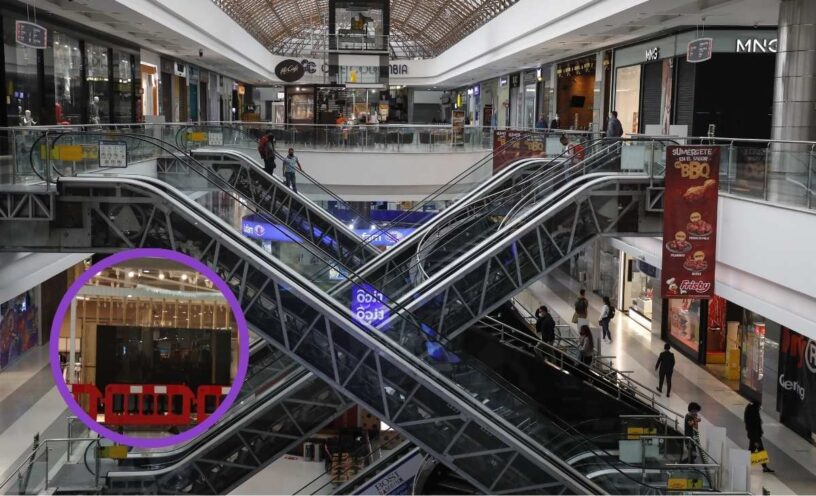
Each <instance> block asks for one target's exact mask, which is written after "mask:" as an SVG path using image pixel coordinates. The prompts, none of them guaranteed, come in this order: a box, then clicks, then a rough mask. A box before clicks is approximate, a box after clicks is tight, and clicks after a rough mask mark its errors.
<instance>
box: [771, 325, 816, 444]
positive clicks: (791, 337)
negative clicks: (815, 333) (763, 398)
mask: <svg viewBox="0 0 816 496" xmlns="http://www.w3.org/2000/svg"><path fill="white" fill-rule="evenodd" d="M777 386H778V387H777V388H776V410H777V411H778V412H779V416H780V419H781V420H782V423H784V424H785V425H787V426H788V427H790V428H791V429H793V430H794V431H796V432H797V433H799V434H800V435H802V436H804V437H805V438H810V436H811V433H813V432H816V341H813V340H810V339H808V338H806V337H805V336H802V335H801V334H799V333H797V332H794V331H791V330H790V329H787V328H785V327H783V328H782V339H781V342H780V343H779V377H778V378H777Z"/></svg>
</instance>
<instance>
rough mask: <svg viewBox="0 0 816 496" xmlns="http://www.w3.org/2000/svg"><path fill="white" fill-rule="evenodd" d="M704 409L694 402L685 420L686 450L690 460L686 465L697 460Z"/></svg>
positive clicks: (687, 460) (690, 405) (686, 461)
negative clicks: (701, 416)
mask: <svg viewBox="0 0 816 496" xmlns="http://www.w3.org/2000/svg"><path fill="white" fill-rule="evenodd" d="M702 409H703V407H701V406H700V405H699V403H695V402H694V401H692V402H691V403H689V406H688V413H687V414H686V416H685V418H684V419H683V427H684V429H683V435H684V436H686V438H688V439H686V449H687V451H688V458H686V460H685V463H691V464H693V463H694V461H695V460H696V459H697V443H698V442H699V440H700V411H701V410H702ZM681 463H683V462H681Z"/></svg>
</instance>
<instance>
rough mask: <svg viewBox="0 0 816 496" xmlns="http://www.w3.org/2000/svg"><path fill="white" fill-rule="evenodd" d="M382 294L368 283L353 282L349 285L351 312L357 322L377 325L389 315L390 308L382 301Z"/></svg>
mask: <svg viewBox="0 0 816 496" xmlns="http://www.w3.org/2000/svg"><path fill="white" fill-rule="evenodd" d="M384 299H385V298H384V296H383V294H382V293H381V292H379V291H377V290H376V289H374V288H373V287H372V286H371V285H370V284H354V285H352V287H351V313H353V314H354V319H355V320H356V321H357V322H360V323H365V324H370V325H371V326H373V327H377V326H378V325H380V324H382V323H383V322H385V321H386V320H388V317H390V315H391V309H390V308H388V305H386V304H385V303H383V300H384Z"/></svg>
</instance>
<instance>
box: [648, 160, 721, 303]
mask: <svg viewBox="0 0 816 496" xmlns="http://www.w3.org/2000/svg"><path fill="white" fill-rule="evenodd" d="M719 174H720V149H719V148H718V147H714V146H670V147H668V148H667V149H666V193H665V196H664V203H663V205H664V208H663V267H662V279H663V280H662V283H663V284H662V287H663V291H662V294H663V297H664V298H672V297H675V298H677V297H681V298H710V297H711V296H713V295H714V268H715V265H716V260H717V257H716V247H717V200H718V189H719Z"/></svg>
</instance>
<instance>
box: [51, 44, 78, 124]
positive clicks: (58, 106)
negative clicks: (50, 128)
mask: <svg viewBox="0 0 816 496" xmlns="http://www.w3.org/2000/svg"><path fill="white" fill-rule="evenodd" d="M52 36H53V42H54V97H55V102H54V115H55V117H56V122H57V124H81V123H82V106H83V103H82V52H81V51H80V46H79V40H75V39H73V38H71V37H70V36H68V35H65V34H63V33H60V32H59V31H55V32H54V33H53V35H52Z"/></svg>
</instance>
